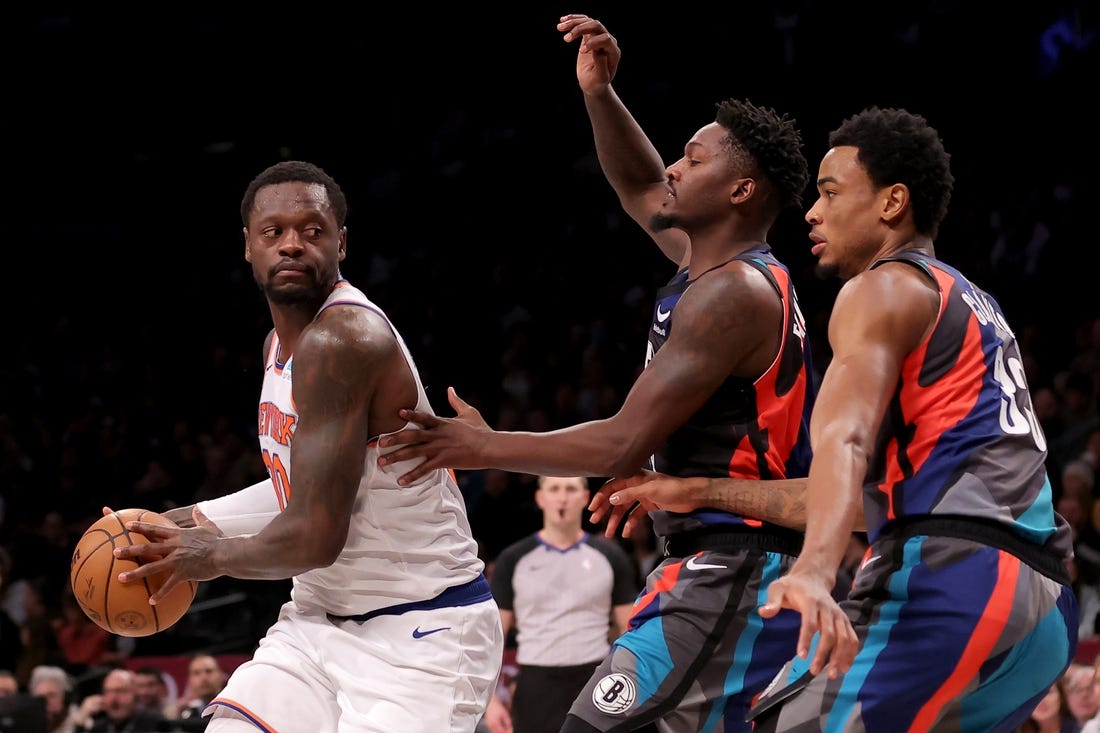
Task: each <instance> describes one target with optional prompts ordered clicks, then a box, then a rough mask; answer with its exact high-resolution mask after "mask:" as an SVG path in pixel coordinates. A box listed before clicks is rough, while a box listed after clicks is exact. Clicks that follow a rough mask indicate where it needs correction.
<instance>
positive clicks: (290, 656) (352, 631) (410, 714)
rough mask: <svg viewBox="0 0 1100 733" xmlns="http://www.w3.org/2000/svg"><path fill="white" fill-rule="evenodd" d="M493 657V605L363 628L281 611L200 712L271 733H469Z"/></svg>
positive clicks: (498, 641)
mask: <svg viewBox="0 0 1100 733" xmlns="http://www.w3.org/2000/svg"><path fill="white" fill-rule="evenodd" d="M503 651H504V634H503V632H502V629H501V625H500V611H499V609H498V608H497V605H496V602H495V601H493V600H488V601H481V602H479V603H475V604H472V605H468V606H448V607H444V608H435V609H430V610H411V611H405V612H404V613H401V614H396V615H382V616H375V617H373V618H370V619H368V620H367V621H364V622H363V623H358V622H356V621H352V620H343V621H331V620H329V618H328V617H327V616H326V615H324V614H323V613H322V614H319V615H314V614H306V613H303V612H302V611H301V610H300V609H299V608H298V607H297V606H296V605H295V604H294V603H293V602H290V603H287V604H285V605H284V606H283V607H282V609H281V610H280V612H279V619H278V620H277V621H276V622H275V624H274V625H272V627H271V628H270V629H269V630H268V632H267V635H266V636H264V638H263V639H261V640H260V644H259V647H258V648H257V650H256V653H255V654H254V655H253V657H252V659H251V660H250V661H248V662H245V663H244V664H242V665H241V666H240V667H238V668H237V669H236V670H235V671H234V672H233V674H232V676H231V677H230V678H229V682H228V684H227V685H226V686H225V689H223V690H222V691H221V693H220V694H219V695H218V696H217V698H215V700H214V701H213V702H212V703H211V704H210V706H209V707H207V711H208V712H211V711H212V712H213V714H214V717H215V718H217V717H219V716H220V715H229V716H232V717H239V716H244V717H245V718H247V719H248V720H250V721H251V722H252V723H253V724H254V725H255V726H256V727H257V728H259V729H260V730H265V731H271V732H272V733H394V731H401V733H473V731H474V729H475V728H476V726H477V724H478V721H480V719H481V717H482V715H483V714H484V712H485V708H486V706H487V705H488V703H489V698H490V696H491V695H492V693H493V688H494V686H495V685H496V681H497V675H498V674H499V672H500V666H501V658H502V654H503ZM209 727H210V729H211V730H215V729H216V725H215V722H214V721H211V725H210V726H209Z"/></svg>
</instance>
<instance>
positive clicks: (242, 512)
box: [198, 478, 282, 535]
mask: <svg viewBox="0 0 1100 733" xmlns="http://www.w3.org/2000/svg"><path fill="white" fill-rule="evenodd" d="M198 507H199V509H200V510H201V511H202V513H203V514H205V515H206V518H207V519H209V520H210V521H212V522H213V523H214V524H216V525H217V526H218V529H219V530H221V532H222V534H225V535H235V534H255V533H256V532H259V531H260V530H262V529H263V528H264V527H266V526H267V525H268V523H269V522H270V521H271V520H272V519H274V518H275V517H276V516H277V515H278V514H279V512H280V511H281V509H282V507H280V506H279V495H278V492H277V490H276V488H275V486H274V484H272V482H271V479H270V478H268V479H264V480H263V481H260V482H259V483H255V484H252V485H251V486H248V487H246V488H243V489H241V490H240V491H237V492H234V493H232V494H227V495H226V496H220V497H218V498H217V499H210V500H209V501H202V502H199V504H198Z"/></svg>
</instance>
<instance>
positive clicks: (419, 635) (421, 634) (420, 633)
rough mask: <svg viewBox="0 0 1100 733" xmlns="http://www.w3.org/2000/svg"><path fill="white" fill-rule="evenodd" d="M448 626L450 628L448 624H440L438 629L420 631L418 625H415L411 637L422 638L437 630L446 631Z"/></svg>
mask: <svg viewBox="0 0 1100 733" xmlns="http://www.w3.org/2000/svg"><path fill="white" fill-rule="evenodd" d="M449 628H451V627H450V626H440V627H439V628H438V629H428V630H427V631H421V630H420V627H419V626H417V627H416V628H415V629H413V638H414V639H423V638H424V637H425V636H427V635H428V634H434V633H436V632H439V631H446V630H447V629H449Z"/></svg>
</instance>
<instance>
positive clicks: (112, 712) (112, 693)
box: [79, 669, 166, 733]
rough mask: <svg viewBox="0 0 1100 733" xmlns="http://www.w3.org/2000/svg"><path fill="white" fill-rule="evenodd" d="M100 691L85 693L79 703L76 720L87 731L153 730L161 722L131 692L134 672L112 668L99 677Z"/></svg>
mask: <svg viewBox="0 0 1100 733" xmlns="http://www.w3.org/2000/svg"><path fill="white" fill-rule="evenodd" d="M102 689H103V691H102V693H101V694H99V695H89V696H88V697H86V698H85V699H84V701H83V702H82V703H81V705H80V714H81V716H82V719H81V720H80V721H79V724H80V725H82V726H84V729H85V730H87V731H89V732H90V733H121V732H122V731H133V732H134V733H136V732H137V731H156V730H159V729H160V728H161V727H162V726H163V725H164V724H165V723H166V721H165V719H164V716H163V715H161V714H159V713H157V712H156V711H152V710H145V709H144V708H141V707H138V704H137V696H136V695H135V693H134V673H133V672H131V671H130V670H128V669H112V670H111V671H110V672H108V673H107V675H106V676H105V677H104V678H103V688H102Z"/></svg>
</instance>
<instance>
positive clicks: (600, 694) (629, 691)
mask: <svg viewBox="0 0 1100 733" xmlns="http://www.w3.org/2000/svg"><path fill="white" fill-rule="evenodd" d="M637 697H638V688H637V687H635V685H634V680H632V679H630V678H629V677H627V676H626V675H624V674H619V673H618V672H615V673H612V674H609V675H607V676H606V677H604V678H603V679H602V680H600V681H599V682H597V683H596V689H594V690H592V703H593V704H594V705H595V706H596V707H597V708H599V709H600V710H602V711H603V712H605V713H607V714H608V715H619V714H620V713H623V712H626V710H627V709H628V708H629V707H630V706H631V705H633V704H634V700H636V699H637Z"/></svg>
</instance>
